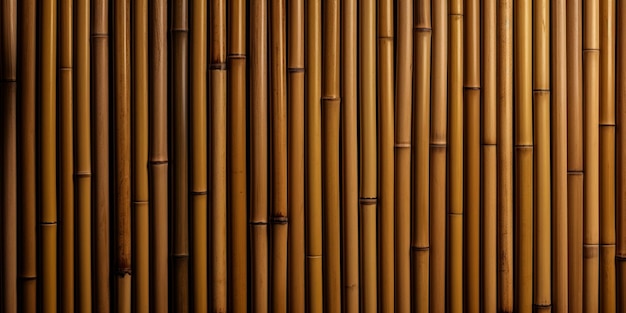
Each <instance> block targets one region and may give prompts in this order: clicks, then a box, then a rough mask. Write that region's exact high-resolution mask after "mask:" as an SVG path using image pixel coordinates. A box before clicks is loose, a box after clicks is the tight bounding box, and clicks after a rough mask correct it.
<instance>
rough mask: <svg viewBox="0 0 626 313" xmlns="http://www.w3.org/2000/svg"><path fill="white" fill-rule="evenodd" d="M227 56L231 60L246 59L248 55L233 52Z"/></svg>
mask: <svg viewBox="0 0 626 313" xmlns="http://www.w3.org/2000/svg"><path fill="white" fill-rule="evenodd" d="M226 58H227V59H228V60H231V59H235V60H236V59H239V60H245V59H246V55H245V54H243V53H231V54H229V55H227V56H226Z"/></svg>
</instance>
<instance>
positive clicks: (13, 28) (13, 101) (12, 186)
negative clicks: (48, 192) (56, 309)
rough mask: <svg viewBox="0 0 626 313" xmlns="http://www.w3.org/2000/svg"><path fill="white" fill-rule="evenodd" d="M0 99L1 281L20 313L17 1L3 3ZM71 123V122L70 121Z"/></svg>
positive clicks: (6, 300) (6, 303)
mask: <svg viewBox="0 0 626 313" xmlns="http://www.w3.org/2000/svg"><path fill="white" fill-rule="evenodd" d="M0 16H2V22H0V34H1V35H2V37H1V38H2V39H1V42H0V49H1V50H0V53H1V55H0V99H2V100H0V101H2V108H1V109H0V112H2V115H1V116H2V125H3V126H2V138H0V142H2V155H0V160H1V162H2V165H1V167H0V173H2V178H1V179H2V181H0V186H1V189H0V199H1V202H0V203H1V205H2V213H1V215H0V218H1V221H2V224H1V225H2V226H1V229H2V233H1V237H2V240H1V242H0V247H1V251H2V260H1V264H2V267H1V268H2V274H1V275H0V276H1V277H2V284H1V285H0V290H1V293H0V299H2V302H1V306H0V307H1V308H2V311H3V312H17V309H18V298H17V295H18V292H17V268H18V267H17V243H18V242H17V186H16V185H17V3H16V2H15V1H10V0H9V1H6V0H5V1H2V3H0ZM70 124H71V123H70Z"/></svg>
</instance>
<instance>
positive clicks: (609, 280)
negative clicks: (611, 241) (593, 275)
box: [598, 245, 617, 312]
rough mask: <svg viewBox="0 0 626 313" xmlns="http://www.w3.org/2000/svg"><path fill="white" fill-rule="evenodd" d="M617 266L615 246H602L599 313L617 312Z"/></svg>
mask: <svg viewBox="0 0 626 313" xmlns="http://www.w3.org/2000/svg"><path fill="white" fill-rule="evenodd" d="M615 266H616V262H615V245H600V279H599V280H600V301H599V302H600V308H599V311H598V312H617V311H616V303H617V302H616V299H617V297H616V292H615V287H616V284H615V280H616V275H615V274H616V271H615Z"/></svg>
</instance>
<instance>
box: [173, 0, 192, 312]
mask: <svg viewBox="0 0 626 313" xmlns="http://www.w3.org/2000/svg"><path fill="white" fill-rule="evenodd" d="M171 8H172V13H171V14H172V15H171V24H170V25H171V26H170V27H171V28H170V34H171V39H172V48H171V52H172V57H171V61H172V67H171V69H172V75H173V76H172V78H173V79H172V80H171V88H172V89H171V90H172V108H171V109H170V110H171V111H170V112H172V124H173V125H172V135H171V136H172V137H171V138H172V154H173V160H172V161H173V173H172V174H173V176H174V177H172V178H173V181H174V185H173V186H172V190H173V191H172V197H173V199H172V204H173V206H174V207H173V208H172V211H173V212H172V213H171V214H172V219H173V220H172V227H173V229H172V233H173V234H172V237H173V238H172V243H173V246H172V262H173V264H172V265H173V272H174V273H173V276H172V279H174V282H173V284H174V286H175V289H174V292H173V299H172V301H173V303H172V306H173V308H174V310H175V311H176V312H188V311H189V232H188V229H189V202H188V200H189V185H188V183H189V178H188V177H189V166H188V161H189V155H188V151H189V145H188V140H189V139H188V127H189V123H188V114H189V112H188V101H187V97H188V93H187V92H188V90H187V89H188V87H187V77H188V64H187V63H188V59H187V55H188V54H187V37H188V34H189V26H188V20H189V19H188V16H187V14H188V13H187V12H188V7H187V0H177V1H174V3H173V4H172V7H171Z"/></svg>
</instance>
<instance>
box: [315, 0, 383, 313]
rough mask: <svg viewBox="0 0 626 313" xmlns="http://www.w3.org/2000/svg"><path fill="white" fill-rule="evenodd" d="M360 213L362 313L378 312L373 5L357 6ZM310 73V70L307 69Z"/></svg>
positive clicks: (374, 24)
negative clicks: (358, 16)
mask: <svg viewBox="0 0 626 313" xmlns="http://www.w3.org/2000/svg"><path fill="white" fill-rule="evenodd" d="M359 15H360V18H359V51H360V58H359V69H360V73H361V74H360V80H359V99H360V101H361V103H360V111H359V124H360V136H359V143H360V145H359V147H360V148H359V172H360V173H361V175H360V181H359V210H360V217H359V222H360V235H359V241H360V250H361V253H360V257H359V260H360V261H359V265H360V281H361V282H362V283H361V285H362V289H361V303H360V304H361V308H362V309H363V312H376V311H377V310H378V275H377V273H378V271H377V268H378V267H377V260H376V247H377V243H376V238H377V229H376V221H377V219H376V213H377V212H376V210H377V185H378V179H377V176H378V175H377V164H378V163H377V154H376V146H377V144H376V134H377V125H376V99H377V97H376V22H375V21H376V1H374V0H366V1H363V2H362V4H361V5H360V6H359ZM308 70H309V73H311V71H312V68H311V67H309V68H308Z"/></svg>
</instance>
